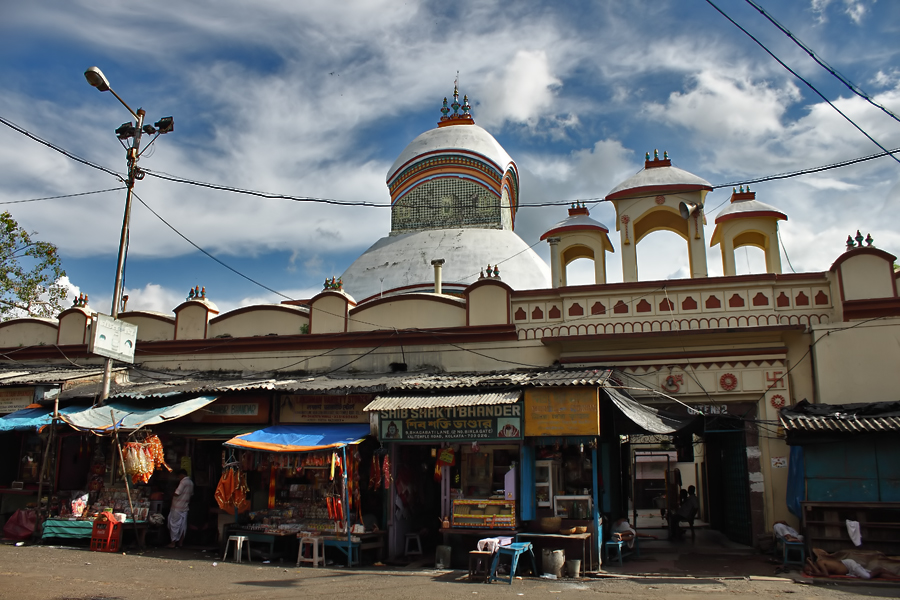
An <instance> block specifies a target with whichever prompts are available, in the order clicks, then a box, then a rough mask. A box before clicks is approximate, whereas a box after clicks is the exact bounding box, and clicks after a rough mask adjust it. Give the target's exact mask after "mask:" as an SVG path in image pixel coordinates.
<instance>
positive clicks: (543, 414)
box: [525, 387, 600, 437]
mask: <svg viewBox="0 0 900 600" xmlns="http://www.w3.org/2000/svg"><path fill="white" fill-rule="evenodd" d="M599 408H600V401H599V391H598V388H576V387H565V388H541V389H528V390H525V435H526V436H528V437H538V436H566V435H600V410H599Z"/></svg>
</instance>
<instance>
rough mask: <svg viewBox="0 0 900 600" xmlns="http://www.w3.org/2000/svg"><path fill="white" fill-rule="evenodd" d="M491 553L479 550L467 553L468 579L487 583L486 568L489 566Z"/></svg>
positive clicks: (487, 573)
mask: <svg viewBox="0 0 900 600" xmlns="http://www.w3.org/2000/svg"><path fill="white" fill-rule="evenodd" d="M493 555H494V553H493V552H483V551H481V550H472V551H471V552H469V579H471V580H475V581H487V578H488V575H489V574H490V573H489V572H488V567H490V565H491V557H493Z"/></svg>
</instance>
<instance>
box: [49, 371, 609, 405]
mask: <svg viewBox="0 0 900 600" xmlns="http://www.w3.org/2000/svg"><path fill="white" fill-rule="evenodd" d="M611 373H612V372H611V371H610V370H607V369H579V370H571V371H567V370H554V371H510V372H500V373H478V374H476V373H461V374H427V373H390V374H387V373H382V374H373V375H364V374H353V375H340V374H331V375H315V376H298V375H297V374H296V373H292V374H285V375H284V379H281V378H279V377H278V374H277V373H276V374H271V375H272V377H271V378H264V377H265V375H263V376H262V377H258V378H255V379H252V380H251V379H244V378H243V377H242V376H241V374H240V373H235V374H233V375H231V376H229V375H226V374H222V373H215V374H212V373H198V374H187V375H186V374H185V373H183V372H172V373H164V372H163V373H159V372H155V373H153V374H152V379H151V378H150V376H141V374H140V373H139V372H136V371H131V372H130V374H129V377H132V378H133V380H132V379H129V380H124V381H118V382H112V384H111V386H110V399H116V400H122V399H129V398H131V399H138V400H144V399H162V398H169V397H171V396H176V395H191V394H194V395H198V394H204V395H206V394H209V395H222V394H227V393H233V392H239V391H243V392H281V393H286V394H291V393H297V394H336V395H337V394H340V395H343V394H379V393H387V392H392V391H403V390H409V391H418V392H421V391H426V390H466V389H484V388H510V387H517V388H521V387H550V386H581V385H597V386H599V385H603V384H604V383H605V382H606V380H607V379H609V376H610V375H611ZM138 378H140V379H138ZM98 392H99V380H96V381H88V382H84V383H76V384H71V385H67V386H66V389H65V390H63V391H62V392H61V393H60V399H62V400H72V399H76V398H93V397H95V396H96V395H97V394H98Z"/></svg>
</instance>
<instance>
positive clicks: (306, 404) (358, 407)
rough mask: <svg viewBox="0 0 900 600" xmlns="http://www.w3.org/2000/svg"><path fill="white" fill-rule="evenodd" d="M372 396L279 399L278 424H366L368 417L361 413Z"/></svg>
mask: <svg viewBox="0 0 900 600" xmlns="http://www.w3.org/2000/svg"><path fill="white" fill-rule="evenodd" d="M371 400H372V396H370V395H366V394H350V395H347V396H326V395H322V396H302V395H293V394H291V395H285V396H282V397H281V414H280V415H279V422H280V423H368V422H369V416H368V415H367V414H366V413H364V412H363V408H365V406H366V404H368V403H369V402H371Z"/></svg>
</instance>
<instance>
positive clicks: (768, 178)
mask: <svg viewBox="0 0 900 600" xmlns="http://www.w3.org/2000/svg"><path fill="white" fill-rule="evenodd" d="M898 153H900V148H894V149H893V150H885V151H884V152H876V153H875V154H870V155H868V156H861V157H859V158H851V159H848V160H842V161H841V162H836V163H831V164H829V165H823V166H820V167H811V168H808V169H800V170H799V171H788V172H786V173H780V174H778V175H766V176H765V177H757V178H756V179H744V180H741V181H733V182H731V183H720V184H718V185H714V186H712V188H713V189H714V190H717V189H720V188H725V187H737V186H739V185H749V184H751V183H762V182H764V181H775V180H778V179H790V178H791V177H797V176H799V175H808V174H810V173H819V172H821V171H830V170H831V169H838V168H840V167H847V166H850V165H855V164H857V163H861V162H866V161H869V160H874V159H876V158H881V157H883V156H890V157H891V158H893V159H894V160H897V158H896V157H895V156H894V155H895V154H898Z"/></svg>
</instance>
